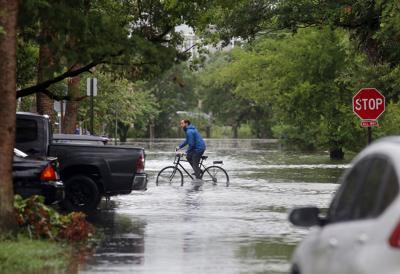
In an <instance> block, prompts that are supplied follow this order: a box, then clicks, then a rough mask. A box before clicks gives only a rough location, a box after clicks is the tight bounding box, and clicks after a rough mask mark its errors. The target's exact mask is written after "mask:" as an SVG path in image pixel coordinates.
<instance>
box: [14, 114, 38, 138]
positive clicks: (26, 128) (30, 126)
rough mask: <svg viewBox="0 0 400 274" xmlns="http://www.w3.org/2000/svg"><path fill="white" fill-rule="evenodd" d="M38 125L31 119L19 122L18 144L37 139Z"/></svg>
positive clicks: (19, 120)
mask: <svg viewBox="0 0 400 274" xmlns="http://www.w3.org/2000/svg"><path fill="white" fill-rule="evenodd" d="M37 132H38V129H37V123H36V121H33V120H29V119H18V120H17V131H16V142H17V143H26V142H32V141H35V140H36V139H37Z"/></svg>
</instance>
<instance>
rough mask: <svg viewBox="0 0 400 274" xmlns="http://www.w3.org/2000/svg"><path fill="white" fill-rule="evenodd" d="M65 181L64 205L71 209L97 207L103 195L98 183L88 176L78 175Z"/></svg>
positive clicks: (78, 209)
mask: <svg viewBox="0 0 400 274" xmlns="http://www.w3.org/2000/svg"><path fill="white" fill-rule="evenodd" d="M64 183H65V200H64V201H63V203H62V205H63V206H64V207H65V209H67V210H71V211H84V212H87V211H93V210H95V209H97V206H98V204H99V203H100V200H101V195H100V193H99V189H98V187H97V185H96V183H95V182H94V181H93V180H92V179H91V178H90V177H88V176H85V175H76V176H73V177H71V178H69V179H67V181H66V182H64Z"/></svg>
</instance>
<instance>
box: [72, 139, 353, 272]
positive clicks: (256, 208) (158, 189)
mask: <svg viewBox="0 0 400 274" xmlns="http://www.w3.org/2000/svg"><path fill="white" fill-rule="evenodd" d="M179 142H180V140H160V141H156V142H152V143H150V142H148V141H143V142H137V143H134V144H132V145H135V146H141V147H144V148H145V149H146V155H147V156H146V157H147V158H146V170H147V172H148V174H149V175H150V177H149V183H148V190H147V191H146V192H134V193H132V194H130V195H125V196H117V197H113V198H112V202H111V203H110V204H109V205H108V207H107V208H104V209H102V211H101V212H99V214H98V216H96V220H95V222H96V225H97V226H99V227H102V228H104V230H105V233H106V235H105V239H104V241H103V242H102V243H101V244H100V245H99V246H98V248H97V249H96V251H95V253H94V254H93V256H92V257H90V258H89V259H88V260H87V262H86V264H85V265H82V266H81V267H80V271H79V273H85V274H86V273H199V274H200V273H219V274H222V273H288V271H289V267H290V264H289V260H290V256H291V253H292V251H293V249H294V247H295V245H296V244H297V243H298V242H299V241H300V240H301V239H302V238H303V237H304V235H306V233H307V230H304V229H299V228H295V227H293V226H292V225H290V224H289V223H288V221H287V216H288V214H287V212H288V210H290V209H291V208H292V207H295V206H304V205H317V206H319V207H327V206H328V203H329V201H330V198H331V197H332V194H333V192H334V191H335V190H336V188H337V184H335V182H336V180H337V178H338V176H339V175H340V174H341V173H342V171H343V170H344V169H345V168H346V167H347V165H346V163H342V162H333V161H330V160H329V157H328V154H327V153H323V152H321V153H316V154H300V153H294V152H288V151H284V150H282V149H281V147H280V145H279V144H278V143H276V142H274V141H272V140H208V141H207V146H208V148H207V151H206V155H208V156H209V159H208V160H207V161H206V162H205V163H206V165H211V164H212V161H214V160H222V161H223V163H224V164H223V167H224V168H225V169H226V170H227V172H228V174H229V176H230V186H229V187H225V186H222V185H217V186H213V185H204V186H203V187H202V188H200V189H199V190H197V189H194V188H193V187H192V186H191V184H190V182H189V181H188V178H186V181H185V185H184V186H183V187H178V186H176V187H175V186H156V184H155V176H156V174H157V172H158V171H159V170H160V169H161V168H163V167H165V166H168V165H171V164H172V162H173V159H174V152H173V150H174V147H175V146H176V145H177V144H178V143H179ZM190 171H191V169H190ZM103 206H104V207H105V205H104V204H103Z"/></svg>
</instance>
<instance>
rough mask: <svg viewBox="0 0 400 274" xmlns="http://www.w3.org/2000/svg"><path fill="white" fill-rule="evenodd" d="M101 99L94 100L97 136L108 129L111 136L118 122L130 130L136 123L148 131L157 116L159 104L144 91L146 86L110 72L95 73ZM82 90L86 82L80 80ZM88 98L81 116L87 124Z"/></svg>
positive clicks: (82, 108)
mask: <svg viewBox="0 0 400 274" xmlns="http://www.w3.org/2000/svg"><path fill="white" fill-rule="evenodd" d="M92 76H96V77H97V79H98V80H97V83H98V96H96V97H94V105H95V110H94V112H95V124H96V128H97V130H96V133H100V132H101V129H102V128H104V127H108V129H109V131H110V133H111V134H113V132H114V130H115V127H114V125H115V121H116V120H117V122H118V123H119V124H120V125H121V126H127V130H128V129H129V127H130V126H131V125H132V124H133V125H134V126H135V127H136V126H137V127H138V128H143V127H144V128H146V126H147V125H148V123H150V121H152V120H153V119H154V118H155V117H156V116H157V115H158V103H157V102H156V99H155V97H154V96H153V95H152V94H151V93H150V92H149V91H146V90H144V89H143V88H142V86H143V85H144V84H143V83H139V82H137V83H132V82H131V81H129V80H127V79H123V78H117V77H116V76H113V75H112V74H109V73H101V72H99V73H96V74H95V75H92ZM81 82H82V83H81V84H82V85H81V89H82V90H86V81H81ZM89 107H90V105H89V98H88V99H87V100H85V101H84V102H83V103H82V107H81V110H80V117H81V118H83V119H82V121H83V122H85V124H86V125H87V124H88V123H89V119H90V115H89V114H90V113H89V111H90V109H89Z"/></svg>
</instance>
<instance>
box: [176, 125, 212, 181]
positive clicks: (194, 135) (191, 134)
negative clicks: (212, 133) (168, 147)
mask: <svg viewBox="0 0 400 274" xmlns="http://www.w3.org/2000/svg"><path fill="white" fill-rule="evenodd" d="M180 126H181V128H182V129H183V130H184V131H185V134H186V139H185V141H184V142H182V143H181V144H180V145H179V146H177V147H176V150H179V149H181V148H183V147H185V146H186V145H188V149H187V151H186V157H187V160H188V162H189V163H190V165H191V166H192V168H193V170H194V175H195V176H196V179H197V180H200V179H201V169H200V167H199V163H200V159H201V156H202V155H203V154H204V151H205V150H206V143H205V142H204V140H203V138H202V137H201V135H200V133H199V132H198V131H197V129H196V128H195V127H194V126H193V125H191V124H190V121H189V120H187V119H185V120H181V121H180Z"/></svg>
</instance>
